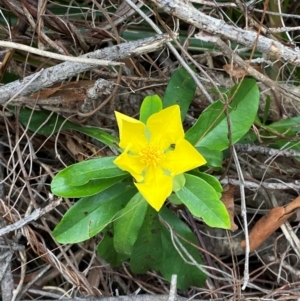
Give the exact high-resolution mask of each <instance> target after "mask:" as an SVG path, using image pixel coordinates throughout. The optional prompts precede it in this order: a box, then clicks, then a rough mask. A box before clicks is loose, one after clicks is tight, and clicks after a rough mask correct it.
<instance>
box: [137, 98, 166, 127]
mask: <svg viewBox="0 0 300 301" xmlns="http://www.w3.org/2000/svg"><path fill="white" fill-rule="evenodd" d="M161 109H162V101H161V99H160V97H159V96H158V95H151V96H146V97H145V98H144V100H143V102H142V105H141V108H140V121H141V122H143V123H145V124H146V122H147V120H148V118H149V117H150V116H151V115H153V114H154V113H157V112H159V111H160V110H161Z"/></svg>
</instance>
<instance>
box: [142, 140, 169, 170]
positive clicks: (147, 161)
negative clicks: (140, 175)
mask: <svg viewBox="0 0 300 301" xmlns="http://www.w3.org/2000/svg"><path fill="white" fill-rule="evenodd" d="M139 156H140V160H141V163H142V164H144V165H146V166H147V167H149V166H151V165H152V166H156V165H158V164H159V163H160V162H161V161H162V160H163V159H164V157H165V155H164V152H163V151H162V150H161V149H160V148H158V147H156V146H154V145H151V144H149V145H147V146H146V147H145V148H144V149H142V150H141V151H140V153H139Z"/></svg>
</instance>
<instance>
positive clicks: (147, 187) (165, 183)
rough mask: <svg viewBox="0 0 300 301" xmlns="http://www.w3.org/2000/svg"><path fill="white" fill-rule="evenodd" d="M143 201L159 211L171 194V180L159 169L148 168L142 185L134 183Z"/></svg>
mask: <svg viewBox="0 0 300 301" xmlns="http://www.w3.org/2000/svg"><path fill="white" fill-rule="evenodd" d="M135 186H136V187H137V189H138V190H139V192H140V193H141V195H142V196H143V197H144V199H145V200H146V201H147V202H148V203H149V205H150V206H152V207H153V208H154V209H155V210H156V211H159V210H160V208H161V207H162V205H163V204H164V202H165V201H166V199H167V197H168V196H169V195H170V194H171V193H172V186H173V179H172V177H170V176H167V175H165V174H164V172H163V170H162V169H161V168H159V167H153V166H151V167H149V168H148V169H147V172H146V176H145V180H144V183H135Z"/></svg>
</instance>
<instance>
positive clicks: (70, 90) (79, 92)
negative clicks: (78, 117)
mask: <svg viewBox="0 0 300 301" xmlns="http://www.w3.org/2000/svg"><path fill="white" fill-rule="evenodd" d="M93 85H94V81H90V80H81V81H76V82H70V83H67V84H64V85H55V86H53V87H50V88H47V89H44V90H41V91H39V92H37V93H34V94H32V95H30V98H34V99H37V98H38V99H47V98H49V97H60V98H61V99H62V106H63V107H67V108H73V107H75V104H74V103H76V102H78V101H80V102H83V101H84V99H85V98H86V92H87V90H88V89H89V88H90V87H92V86H93Z"/></svg>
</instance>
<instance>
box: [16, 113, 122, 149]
mask: <svg viewBox="0 0 300 301" xmlns="http://www.w3.org/2000/svg"><path fill="white" fill-rule="evenodd" d="M19 120H20V122H21V123H22V124H23V125H24V126H25V127H27V126H28V128H29V129H30V130H31V131H32V132H36V131H37V133H38V134H40V135H45V136H49V135H51V134H54V133H56V132H58V131H62V130H75V131H78V132H80V133H84V134H86V135H88V136H90V137H92V138H94V139H96V140H98V141H101V142H102V143H104V144H106V145H108V146H110V147H113V148H117V144H118V139H117V138H116V137H114V136H112V135H110V134H108V133H107V132H105V131H104V130H101V129H100V128H97V127H88V126H85V127H83V126H81V125H78V124H76V123H73V122H70V121H66V120H65V119H64V118H63V117H61V116H59V115H58V114H55V113H53V112H49V111H46V110H41V111H32V110H30V109H27V108H21V109H20V114H19Z"/></svg>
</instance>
